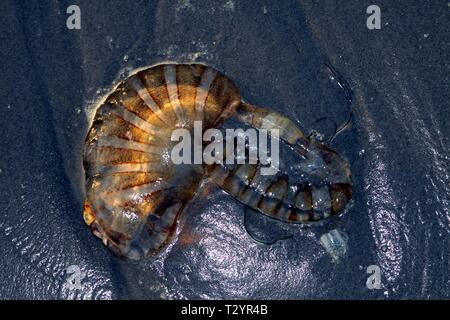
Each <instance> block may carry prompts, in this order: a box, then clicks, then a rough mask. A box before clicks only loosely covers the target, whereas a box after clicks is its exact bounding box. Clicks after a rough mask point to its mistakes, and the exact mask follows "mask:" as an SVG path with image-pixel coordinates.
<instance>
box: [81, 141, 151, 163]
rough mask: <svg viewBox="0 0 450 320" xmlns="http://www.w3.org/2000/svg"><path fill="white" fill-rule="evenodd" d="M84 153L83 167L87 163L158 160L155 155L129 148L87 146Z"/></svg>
mask: <svg viewBox="0 0 450 320" xmlns="http://www.w3.org/2000/svg"><path fill="white" fill-rule="evenodd" d="M86 149H89V150H86V153H85V161H84V163H85V167H86V166H89V165H94V164H95V165H102V164H104V165H108V164H111V165H113V164H122V163H152V162H155V161H159V157H158V158H156V157H155V155H153V154H150V153H147V152H143V151H135V150H130V149H117V148H113V147H101V148H100V147H95V146H91V147H89V146H88V147H87V148H86Z"/></svg>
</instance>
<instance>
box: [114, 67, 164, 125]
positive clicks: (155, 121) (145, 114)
mask: <svg viewBox="0 0 450 320" xmlns="http://www.w3.org/2000/svg"><path fill="white" fill-rule="evenodd" d="M136 82H139V86H140V87H142V88H143V90H145V88H144V87H143V85H142V82H141V80H139V78H138V77H137V75H134V76H132V77H130V78H129V79H127V80H126V81H125V82H124V83H122V84H121V85H120V86H119V88H118V89H117V90H115V91H114V92H113V93H112V94H111V95H110V96H109V98H108V99H107V100H106V103H109V104H111V106H113V107H114V108H118V109H120V108H125V111H129V112H131V113H132V114H134V115H136V116H137V117H139V118H141V119H142V120H144V121H147V122H148V123H149V124H151V125H153V126H155V127H158V128H161V129H164V128H165V127H166V126H167V125H166V124H165V123H164V122H163V121H162V120H161V119H159V118H158V117H156V116H155V113H154V112H153V111H152V110H151V109H150V108H149V107H148V106H147V104H146V102H145V101H144V100H143V99H142V98H141V97H140V96H139V93H138V91H137V89H136V86H135V85H134V84H135V83H136ZM118 111H119V112H120V111H121V110H118Z"/></svg>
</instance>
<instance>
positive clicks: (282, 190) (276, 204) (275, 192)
mask: <svg viewBox="0 0 450 320" xmlns="http://www.w3.org/2000/svg"><path fill="white" fill-rule="evenodd" d="M287 188H288V181H287V178H286V177H284V176H281V177H279V178H277V179H276V180H274V181H273V182H272V183H271V184H270V186H269V188H268V189H267V191H266V194H265V195H264V196H263V197H262V199H261V201H260V202H259V205H258V207H259V208H260V209H261V211H263V212H264V213H266V214H269V215H273V216H277V210H278V209H279V208H280V206H281V205H282V203H283V200H284V197H285V196H286V193H287Z"/></svg>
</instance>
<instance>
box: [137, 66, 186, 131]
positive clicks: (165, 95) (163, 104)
mask: <svg viewBox="0 0 450 320" xmlns="http://www.w3.org/2000/svg"><path fill="white" fill-rule="evenodd" d="M137 76H138V77H139V78H140V79H141V81H142V83H143V85H144V87H145V88H146V89H147V91H148V93H149V94H150V96H151V97H152V99H153V101H154V102H155V103H156V105H157V106H158V107H159V108H160V110H161V112H162V113H163V114H164V117H166V118H167V119H169V120H168V121H169V122H170V124H171V125H172V126H175V124H176V123H177V122H178V118H177V116H176V114H175V111H174V109H173V107H172V104H171V102H170V98H169V92H168V90H167V83H166V79H165V74H164V65H159V66H156V67H153V68H151V69H149V70H144V71H141V72H139V73H138V74H137Z"/></svg>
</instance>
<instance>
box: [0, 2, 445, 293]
mask: <svg viewBox="0 0 450 320" xmlns="http://www.w3.org/2000/svg"><path fill="white" fill-rule="evenodd" d="M149 2H150V1H130V2H129V3H128V2H127V3H125V2H123V1H111V0H109V1H95V3H94V2H93V1H86V0H80V1H77V4H78V5H79V6H80V8H81V17H82V22H81V23H82V28H81V30H68V29H67V28H66V18H67V16H68V15H67V14H66V8H67V7H68V6H69V5H71V4H72V1H47V2H45V3H44V2H39V4H38V2H33V3H31V2H25V1H2V3H1V4H0V12H1V13H0V15H1V19H0V21H1V23H2V28H1V30H2V33H1V35H0V37H1V42H2V45H1V47H0V54H1V65H2V77H1V78H0V83H1V88H2V90H1V92H0V95H1V99H0V101H2V102H1V105H0V107H1V111H2V112H1V117H0V123H1V125H0V134H1V136H2V139H1V142H0V154H1V161H0V169H1V171H0V188H1V191H0V194H1V196H0V203H1V208H2V215H1V218H0V240H1V241H0V247H1V252H2V260H1V262H0V283H1V284H2V285H1V289H0V298H35V299H42V298H64V299H72V298H102V299H106V298H280V299H284V298H344V299H345V298H359V299H366V298H375V299H383V298H389V299H403V298H449V297H450V296H449V292H450V281H449V271H448V270H449V261H450V256H449V255H450V250H449V243H450V236H449V232H450V213H449V200H450V199H449V195H450V187H449V185H450V183H449V182H450V181H449V180H450V179H449V169H450V159H449V153H448V150H449V147H450V144H449V134H450V127H449V125H448V120H449V117H450V108H449V101H450V100H449V98H450V97H449V83H448V73H449V61H450V59H449V58H450V57H449V52H450V50H449V29H448V21H449V10H450V8H449V5H448V4H447V1H432V2H431V1H430V2H427V3H421V2H419V1H417V2H415V3H414V4H412V3H411V1H395V3H393V2H392V1H387V0H379V1H377V5H379V6H380V8H381V12H382V28H381V30H368V29H367V27H366V18H367V17H368V15H367V14H366V8H367V6H369V5H371V4H372V3H371V2H370V1H356V0H350V1H345V4H344V2H343V1H340V2H339V3H340V5H338V4H336V3H337V2H335V1H331V0H326V1H320V2H317V3H315V4H314V3H313V2H312V1H237V0H234V1H233V0H230V1H227V0H223V1H209V2H208V3H207V4H205V3H204V2H201V1H196V0H182V1H170V2H168V1H153V4H149ZM168 3H170V4H168ZM166 60H170V61H177V62H189V61H197V62H202V63H206V64H208V65H211V66H213V67H215V68H217V69H219V70H221V71H222V72H224V73H225V74H226V75H228V76H229V77H230V78H231V79H233V80H234V81H235V83H236V84H237V86H238V87H239V88H240V90H241V93H242V96H243V97H244V99H245V100H246V101H249V102H251V103H254V104H258V105H263V106H267V107H270V108H272V109H273V110H277V111H280V112H282V113H284V114H285V115H287V116H289V117H291V118H292V119H295V120H296V121H298V123H299V124H300V126H301V127H302V128H303V129H304V130H305V132H307V133H311V134H317V133H322V134H323V135H324V136H325V138H327V137H329V136H330V135H331V134H332V133H333V129H334V124H337V125H339V124H341V123H343V122H345V120H346V119H347V118H348V116H349V114H350V113H351V114H353V119H352V122H351V125H350V126H349V127H348V129H347V130H345V131H343V132H342V133H341V134H339V135H338V136H336V138H335V139H334V140H333V142H332V145H331V146H332V147H333V148H335V149H337V150H338V151H339V152H340V153H341V154H342V155H343V156H344V157H345V158H346V159H348V160H349V162H350V165H351V168H352V173H353V179H354V196H353V201H352V205H351V206H350V208H349V209H348V211H347V212H346V213H345V214H344V215H343V216H342V217H340V218H338V219H334V220H333V221H331V222H330V223H327V224H324V225H319V226H315V227H311V228H301V227H299V226H296V225H285V224H282V223H278V222H275V221H273V220H271V219H268V218H265V217H264V216H262V215H258V214H256V213H254V212H249V213H248V215H247V216H246V217H247V220H248V221H247V220H246V221H245V222H246V225H247V229H249V230H248V231H249V232H250V231H251V232H252V234H253V236H255V237H259V238H261V239H263V240H264V239H266V240H273V239H274V237H275V240H276V237H285V236H291V237H289V239H287V240H284V241H278V242H276V243H275V244H273V245H268V246H264V245H261V244H257V243H256V242H255V241H254V240H253V239H252V238H251V237H250V236H249V234H248V233H247V232H246V229H245V228H244V219H243V217H244V207H243V205H241V204H240V203H238V202H237V201H235V200H234V199H233V198H232V197H230V196H228V195H226V194H225V193H224V192H222V191H221V190H218V189H212V190H211V191H210V193H209V194H207V195H206V196H204V197H202V198H199V199H197V200H196V201H193V202H192V203H191V206H190V207H189V208H188V209H187V210H186V212H185V214H184V218H185V219H184V222H183V223H182V225H183V226H182V228H181V232H180V234H179V235H178V237H177V238H176V239H175V240H174V242H173V243H172V245H171V246H170V247H169V248H168V250H166V251H165V252H164V253H163V254H162V255H161V256H159V257H157V258H155V259H148V260H146V261H143V262H142V263H139V264H130V263H127V262H124V261H122V260H120V259H118V258H116V257H115V256H114V255H112V254H111V253H110V252H109V250H108V249H107V248H106V247H104V246H103V245H102V244H101V242H100V241H99V240H98V239H97V238H95V237H94V236H93V235H91V233H90V231H89V229H88V228H87V227H86V226H85V225H84V223H83V220H82V217H81V210H82V204H83V188H82V184H83V179H84V178H83V170H82V148H83V142H84V138H85V135H86V132H87V129H88V126H89V123H88V121H89V119H90V116H91V115H92V112H91V110H92V105H93V104H94V102H95V101H96V100H98V99H99V98H101V97H102V96H103V95H104V94H105V93H106V92H107V91H108V90H109V89H110V88H111V87H112V86H113V84H115V83H117V81H120V80H121V79H123V78H124V77H126V76H127V74H129V72H130V71H131V70H133V69H135V68H139V67H144V66H148V65H152V64H155V63H159V62H162V61H166ZM328 66H330V67H331V68H332V69H334V72H333V71H331V69H330V68H329V67H328ZM345 83H348V86H349V87H350V88H351V90H352V94H353V102H352V103H351V104H349V103H348V96H347V95H346V91H345V90H343V89H342V88H341V85H343V84H345ZM290 164H291V163H290ZM332 229H337V230H338V231H339V232H340V233H341V234H342V235H343V236H344V238H347V239H348V243H347V245H348V247H347V250H346V254H345V255H344V256H342V257H341V258H340V259H339V260H338V261H333V260H332V258H331V255H330V254H329V253H327V252H326V251H325V249H324V247H323V246H322V245H321V243H320V241H319V238H320V236H321V235H322V234H324V233H326V232H329V231H330V230H332ZM70 265H77V266H79V267H80V270H81V277H82V278H81V282H82V288H81V289H79V290H74V289H71V288H70V286H68V285H67V282H66V279H67V277H68V275H67V273H66V269H67V267H69V266H70ZM369 265H377V266H379V267H380V269H381V274H382V279H381V285H382V288H381V289H380V290H369V289H368V288H367V287H366V280H367V277H368V274H367V273H366V268H367V267H368V266H369Z"/></svg>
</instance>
